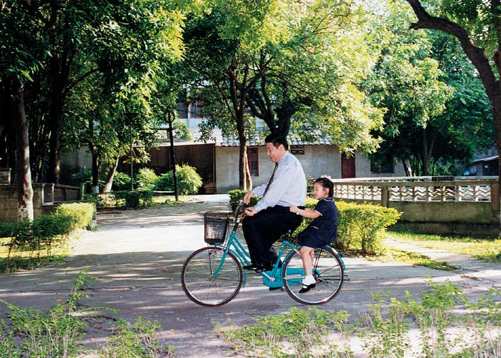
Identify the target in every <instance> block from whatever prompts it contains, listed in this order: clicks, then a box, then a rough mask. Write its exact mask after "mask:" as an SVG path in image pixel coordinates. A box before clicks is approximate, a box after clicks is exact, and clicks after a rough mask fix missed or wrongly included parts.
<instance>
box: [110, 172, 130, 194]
mask: <svg viewBox="0 0 501 358" xmlns="http://www.w3.org/2000/svg"><path fill="white" fill-rule="evenodd" d="M131 180H132V179H131V177H130V176H129V175H128V174H126V173H122V172H116V173H115V177H114V178H113V190H129V189H130V187H131Z"/></svg>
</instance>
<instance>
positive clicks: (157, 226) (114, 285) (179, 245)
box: [0, 196, 501, 357]
mask: <svg viewBox="0 0 501 358" xmlns="http://www.w3.org/2000/svg"><path fill="white" fill-rule="evenodd" d="M196 201H197V202H191V203H186V204H182V205H179V206H177V207H165V206H164V207H161V208H154V209H146V210H136V211H121V212H119V211H115V212H111V213H106V214H100V215H99V216H98V225H99V227H98V229H97V231H94V232H85V233H84V234H83V235H82V238H81V239H80V240H79V241H77V242H75V243H74V247H73V255H72V256H71V257H70V258H69V259H68V260H67V262H66V263H65V264H63V265H59V266H51V267H45V268H41V269H38V270H34V271H26V272H17V273H14V274H8V275H0V298H1V299H4V300H7V301H9V302H12V303H15V304H19V305H23V306H33V307H37V308H41V309H47V308H48V307H50V306H51V305H52V304H54V303H55V302H57V301H61V300H64V299H65V297H66V296H67V294H68V291H69V289H70V287H71V282H72V280H73V279H74V278H75V276H76V275H77V274H78V273H79V272H80V271H82V270H88V272H89V274H90V275H92V276H93V277H94V278H95V279H96V281H95V283H94V284H93V285H92V287H91V289H90V290H89V297H88V298H87V299H85V301H84V304H85V305H89V306H108V307H113V308H116V309H118V310H119V313H118V315H119V316H120V317H122V318H126V319H129V320H133V319H134V318H136V317H138V316H143V317H145V318H147V319H152V320H157V321H159V322H160V323H161V325H162V327H163V331H162V333H161V336H162V340H163V341H164V342H166V343H169V344H172V345H174V346H175V347H176V351H177V354H178V356H180V357H221V356H234V355H238V353H235V352H233V351H231V350H230V349H229V348H228V347H227V345H225V343H224V342H223V341H222V340H221V339H220V338H219V337H218V336H217V334H216V333H215V331H214V327H215V326H217V325H219V324H223V325H224V324H230V323H231V324H238V325H240V324H244V323H249V322H252V321H253V320H254V319H255V318H256V317H258V316H261V315H265V314H272V313H278V312H284V311H287V310H289V309H290V308H291V307H297V306H299V305H298V304H297V303H295V301H293V300H292V299H290V298H289V297H288V296H287V294H286V293H285V292H281V291H274V292H269V291H268V290H267V289H266V287H264V286H262V285H261V284H260V279H259V278H258V277H256V276H255V275H250V276H249V281H248V284H247V286H246V287H245V288H244V289H243V290H242V291H241V292H240V294H239V295H238V296H237V297H236V298H235V299H234V300H233V301H232V302H230V303H229V304H227V305H225V306H223V307H220V308H206V307H200V306H197V305H195V304H194V303H192V302H191V301H189V300H188V299H187V298H186V296H185V294H184V292H183V291H182V289H181V285H180V272H181V267H182V264H183V262H184V260H185V259H186V257H187V256H188V255H189V254H190V253H191V252H192V251H193V250H195V249H197V248H200V247H202V246H205V245H204V242H203V221H202V216H201V213H203V212H205V211H208V210H226V209H227V197H226V196H207V197H204V196H199V197H197V198H196ZM345 262H346V265H347V266H348V268H349V276H350V278H351V280H350V281H348V282H346V283H345V285H344V287H343V290H342V292H341V294H340V295H339V296H338V297H337V298H336V299H335V300H334V301H332V302H330V303H329V304H327V305H325V306H322V308H325V309H328V310H347V311H349V312H350V313H352V314H353V315H354V316H355V317H356V316H358V315H360V314H362V313H363V312H365V311H366V309H367V305H368V304H369V303H370V302H371V295H372V294H373V293H374V292H380V291H390V292H391V294H392V295H394V296H397V297H402V296H403V295H404V292H405V291H406V290H410V291H412V292H414V293H419V292H420V291H422V290H424V289H425V288H426V282H427V281H428V280H429V279H432V280H434V281H446V280H451V281H454V282H457V283H458V284H459V285H461V286H462V287H463V288H464V289H465V291H466V292H467V293H469V294H471V295H475V294H477V293H480V292H484V291H486V290H487V289H488V288H489V287H490V286H491V285H490V284H491V283H492V284H496V285H498V286H499V284H500V281H501V280H498V278H497V277H498V276H495V277H496V278H495V280H494V281H493V282H490V283H489V285H487V284H486V282H484V281H482V280H477V279H472V278H470V277H468V276H465V275H464V274H463V273H456V272H444V271H437V270H432V269H428V268H425V267H413V266H410V265H406V264H401V263H379V262H369V261H366V260H363V259H359V258H347V259H346V260H345ZM499 269H501V268H499V267H498V268H497V270H496V271H497V272H498V273H499ZM5 314H6V310H5V307H3V306H0V318H1V317H2V316H4V315H5ZM109 333H110V332H109V322H107V320H106V319H96V320H95V322H94V324H93V325H92V327H91V329H90V330H89V332H88V338H87V339H86V341H85V343H86V344H87V345H89V346H90V347H93V346H98V345H100V344H102V343H103V341H104V340H105V337H106V336H107V335H108V334H109Z"/></svg>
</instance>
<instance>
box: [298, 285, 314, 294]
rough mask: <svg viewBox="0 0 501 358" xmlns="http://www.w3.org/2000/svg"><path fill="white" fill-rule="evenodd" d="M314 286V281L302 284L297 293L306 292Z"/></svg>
mask: <svg viewBox="0 0 501 358" xmlns="http://www.w3.org/2000/svg"><path fill="white" fill-rule="evenodd" d="M315 286H316V283H312V284H311V285H305V284H303V287H301V289H300V290H299V293H306V292H308V291H309V290H311V289H312V288H315Z"/></svg>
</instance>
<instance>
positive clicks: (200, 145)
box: [63, 105, 405, 193]
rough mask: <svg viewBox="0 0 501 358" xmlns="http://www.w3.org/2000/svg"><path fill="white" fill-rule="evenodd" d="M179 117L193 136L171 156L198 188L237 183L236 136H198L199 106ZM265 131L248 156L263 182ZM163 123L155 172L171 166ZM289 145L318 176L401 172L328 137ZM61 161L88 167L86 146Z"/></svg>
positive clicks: (154, 152) (222, 188)
mask: <svg viewBox="0 0 501 358" xmlns="http://www.w3.org/2000/svg"><path fill="white" fill-rule="evenodd" d="M178 112H179V117H180V118H181V119H182V121H183V122H184V123H185V125H186V126H187V128H188V129H189V131H190V132H191V137H192V139H190V140H176V141H175V143H174V147H175V157H176V162H177V163H178V164H189V165H191V166H193V167H195V168H196V169H197V171H198V173H199V174H200V176H201V177H202V179H203V183H204V185H203V188H202V192H204V193H214V192H218V193H223V192H226V191H228V190H230V189H234V188H237V187H238V186H239V184H238V183H239V173H238V167H239V143H238V140H235V139H231V138H224V137H223V136H222V135H221V133H220V131H218V130H215V131H214V132H213V134H212V138H210V140H206V141H202V140H200V139H199V138H200V132H199V124H200V123H201V121H203V118H202V116H201V115H200V109H199V107H196V106H193V105H190V106H188V108H179V111H178ZM256 127H257V132H258V133H265V132H266V128H265V125H264V123H263V122H261V121H260V120H257V123H256ZM263 137H264V135H255V136H254V137H253V138H251V139H250V140H249V143H248V145H249V147H248V152H247V154H248V158H249V165H250V171H251V175H252V181H253V184H254V185H259V184H263V183H266V182H267V180H268V178H269V177H270V175H271V172H272V170H273V164H272V163H271V162H270V160H269V159H268V158H267V156H266V150H265V146H264V139H263ZM167 139H168V138H167V136H166V131H164V128H160V129H159V141H158V144H157V145H156V146H155V147H153V148H151V149H150V157H151V160H150V163H149V164H148V167H151V168H153V169H154V170H155V171H156V172H157V174H161V173H164V172H166V171H168V170H170V168H171V167H172V166H171V159H170V144H169V141H168V140H167ZM289 143H290V151H291V152H292V153H293V154H294V155H296V157H297V158H298V159H299V160H300V162H301V164H302V165H303V168H304V171H305V174H306V176H307V177H311V178H316V177H319V176H321V175H329V176H331V177H332V178H354V177H357V178H360V177H381V176H399V177H401V176H405V170H404V168H403V165H402V163H400V162H397V161H395V160H394V159H393V158H389V159H388V160H387V162H385V163H383V165H381V163H375V162H372V161H371V160H370V159H369V157H368V156H367V155H365V154H363V153H355V154H354V155H352V156H349V155H345V154H342V153H341V152H340V151H339V150H338V148H337V146H336V145H335V144H334V143H331V142H330V141H329V140H328V139H327V138H321V139H319V140H317V141H314V142H308V141H303V140H301V139H300V138H299V137H298V136H295V135H290V136H289ZM63 162H64V164H66V165H69V166H70V167H80V168H82V167H87V168H90V164H91V163H90V155H89V153H87V151H86V149H84V148H83V149H81V150H80V151H79V152H76V153H66V154H65V155H64V156H63Z"/></svg>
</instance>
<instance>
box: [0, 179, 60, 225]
mask: <svg viewBox="0 0 501 358" xmlns="http://www.w3.org/2000/svg"><path fill="white" fill-rule="evenodd" d="M46 186H50V187H48V188H47V189H49V190H50V189H52V188H53V184H33V212H34V215H35V217H39V216H40V215H41V214H42V213H43V212H44V201H45V200H44V189H46V188H45V187H46ZM52 190H53V189H52ZM17 205H18V197H17V187H16V185H0V222H12V221H16V220H17Z"/></svg>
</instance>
